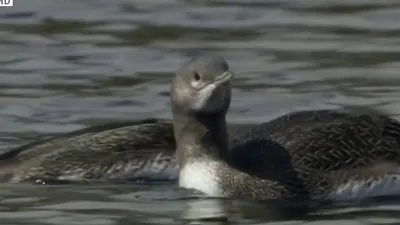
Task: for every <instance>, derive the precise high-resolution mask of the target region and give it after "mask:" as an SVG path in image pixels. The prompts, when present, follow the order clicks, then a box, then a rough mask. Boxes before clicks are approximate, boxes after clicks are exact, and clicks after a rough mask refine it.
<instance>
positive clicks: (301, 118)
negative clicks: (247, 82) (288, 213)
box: [170, 56, 400, 201]
mask: <svg viewBox="0 0 400 225" xmlns="http://www.w3.org/2000/svg"><path fill="white" fill-rule="evenodd" d="M232 78H233V73H232V71H231V70H230V68H229V66H228V63H227V62H226V60H225V59H224V58H222V57H215V56H208V57H207V56H205V57H199V58H194V59H192V60H190V61H188V62H187V63H185V64H184V65H183V66H181V68H179V69H178V70H177V72H176V74H175V76H174V78H173V80H172V85H171V95H170V96H171V97H170V98H171V106H172V117H173V129H174V137H175V142H176V145H177V149H176V154H177V163H178V164H179V186H180V187H182V188H186V189H194V190H197V191H200V192H202V193H204V194H206V195H207V196H211V197H234V198H253V199H270V198H276V199H284V200H291V201H304V200H334V201H347V200H360V199H363V198H369V197H378V196H388V195H398V194H400V123H399V122H398V121H396V120H394V119H392V118H390V117H388V116H386V115H383V114H379V113H355V112H353V113H352V112H342V111H340V110H315V111H311V110H310V111H298V112H293V113H289V114H286V115H283V116H281V117H278V118H276V119H274V120H272V121H269V122H266V123H262V124H259V125H254V126H253V127H252V128H249V129H248V130H247V131H246V132H243V133H242V134H241V135H239V136H238V137H235V138H234V140H233V141H229V137H228V134H227V133H228V132H227V123H226V114H227V111H228V110H229V107H230V102H231V81H232Z"/></svg>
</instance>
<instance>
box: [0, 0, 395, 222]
mask: <svg viewBox="0 0 400 225" xmlns="http://www.w3.org/2000/svg"><path fill="white" fill-rule="evenodd" d="M14 5H15V7H14V8H0V29H1V32H0V52H1V54H0V124H1V126H0V141H1V149H0V150H5V149H9V148H11V147H14V146H19V145H21V144H23V143H27V142H29V141H31V140H34V139H36V138H38V137H42V136H47V135H54V134H57V133H64V132H68V131H73V130H76V129H80V128H83V127H87V126H90V125H92V124H98V123H100V122H105V121H114V120H125V119H129V120H132V119H142V118H145V117H158V118H170V111H169V103H168V92H169V81H170V78H171V76H172V73H173V72H174V71H175V70H176V68H177V67H178V66H179V65H180V64H181V63H182V62H183V61H185V60H187V59H188V58H189V57H191V56H195V55H197V54H203V53H218V54H220V55H223V56H224V57H225V58H226V59H227V60H228V61H229V62H230V64H231V67H232V69H233V70H234V71H235V73H236V79H235V82H234V87H235V89H234V92H233V98H234V100H233V103H232V108H231V110H230V113H229V121H230V122H235V123H243V124H244V123H257V122H260V121H265V120H268V119H271V118H273V117H275V116H278V115H281V114H283V113H286V112H290V111H293V110H300V109H319V108H340V107H350V106H371V107H376V108H379V109H381V110H384V111H386V112H388V113H390V114H391V115H393V116H394V117H398V115H399V112H400V104H399V97H400V75H399V69H400V39H399V37H400V23H399V21H400V2H398V1H395V0H392V1H389V0H387V1H386V0H381V1H376V0H368V1H367V0H364V1H363V0H358V1H356V0H353V1H350V0H346V1H345V0H342V1H338V0H336V1H329V0H302V1H288V0H286V1H284V0H281V1H278V0H276V1H268V0H208V1H206V0H203V1H202V0H198V1H195V0H193V1H190V0H180V1H178V0H114V1H108V0H81V1H78V0H35V1H28V0H14ZM0 192H1V194H0V196H1V200H0V203H1V208H0V221H1V224H4V225H6V224H31V225H34V224H55V225H64V224H65V225H67V224H68V225H72V224H79V225H80V224H86V225H89V224H95V225H103V224H104V225H108V224H118V225H125V224H149V225H153V224H154V225H155V224H267V223H269V224H304V223H305V224H338V223H340V224H398V223H399V219H400V217H399V212H400V201H397V200H396V199H391V200H390V201H384V202H374V201H372V202H367V203H363V204H354V205H347V206H340V207H328V208H324V209H322V208H318V209H316V210H312V211H310V212H309V213H307V214H306V215H301V216H297V215H296V212H299V208H297V209H296V208H295V209H288V208H286V207H283V209H280V208H279V207H278V205H279V204H275V203H268V204H256V203H249V202H236V201H227V202H225V201H219V200H210V199H208V200H206V199H193V198H191V199H185V198H184V196H187V195H184V194H180V190H178V189H177V188H176V185H174V184H173V185H165V186H164V185H161V186H158V185H157V186H150V187H147V186H141V185H138V186H132V185H128V186H127V185H123V186H109V187H99V186H96V187H93V186H92V187H88V186H72V187H68V186H60V187H57V186H29V185H17V186H16V185H3V186H2V188H1V191H0ZM189 196H190V195H189ZM192 197H193V196H192ZM300 209H302V207H300ZM227 218H229V220H227Z"/></svg>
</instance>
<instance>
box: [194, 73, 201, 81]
mask: <svg viewBox="0 0 400 225" xmlns="http://www.w3.org/2000/svg"><path fill="white" fill-rule="evenodd" d="M193 78H194V80H195V81H199V80H200V78H201V77H200V74H198V73H197V72H194V73H193Z"/></svg>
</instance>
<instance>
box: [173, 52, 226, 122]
mask: <svg viewBox="0 0 400 225" xmlns="http://www.w3.org/2000/svg"><path fill="white" fill-rule="evenodd" d="M231 78H232V73H231V72H230V71H229V66H228V63H227V62H226V61H225V60H224V59H223V58H220V57H201V58H196V59H193V60H191V61H189V62H187V63H185V64H184V65H183V66H182V67H181V68H180V69H179V70H178V71H177V72H176V75H175V77H174V79H173V82H172V89H171V101H172V107H173V111H174V112H176V111H180V112H182V113H186V114H205V115H213V114H221V113H222V114H226V112H227V111H228V108H229V105H230V101H231Z"/></svg>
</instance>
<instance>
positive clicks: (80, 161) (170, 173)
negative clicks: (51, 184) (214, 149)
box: [0, 119, 178, 183]
mask: <svg viewBox="0 0 400 225" xmlns="http://www.w3.org/2000/svg"><path fill="white" fill-rule="evenodd" d="M172 132H173V131H172V125H171V123H170V121H166V120H153V119H150V120H145V121H139V122H130V123H112V124H108V125H101V126H96V127H91V128H87V129H83V130H80V131H77V132H72V133H68V134H66V135H61V136H55V137H53V138H49V139H45V140H43V141H37V142H33V143H30V144H27V145H24V146H21V147H19V148H16V149H13V150H11V151H9V152H6V153H5V154H3V155H0V169H1V171H0V180H1V181H3V182H11V183H19V182H32V181H33V182H36V181H39V182H42V181H57V180H58V181H72V182H76V181H79V182H80V181H94V182H99V181H100V182H104V181H129V180H131V179H134V180H136V179H142V178H147V179H177V173H178V168H177V165H176V162H175V156H174V155H175V142H174V138H173V134H172Z"/></svg>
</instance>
